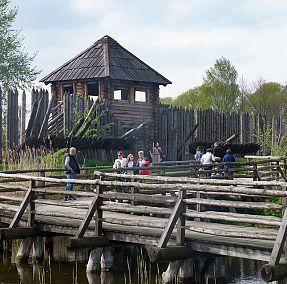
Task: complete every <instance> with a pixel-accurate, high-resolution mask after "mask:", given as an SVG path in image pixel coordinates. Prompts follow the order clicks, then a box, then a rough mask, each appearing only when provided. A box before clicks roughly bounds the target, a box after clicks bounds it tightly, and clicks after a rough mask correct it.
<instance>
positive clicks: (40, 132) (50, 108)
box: [38, 93, 56, 139]
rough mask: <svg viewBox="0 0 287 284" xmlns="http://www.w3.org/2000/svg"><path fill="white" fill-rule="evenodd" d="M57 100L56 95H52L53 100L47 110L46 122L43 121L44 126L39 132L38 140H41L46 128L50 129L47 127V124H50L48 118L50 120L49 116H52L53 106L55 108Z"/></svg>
mask: <svg viewBox="0 0 287 284" xmlns="http://www.w3.org/2000/svg"><path fill="white" fill-rule="evenodd" d="M55 100H56V94H55V93H53V94H52V97H51V100H50V102H49V106H48V109H47V111H46V114H45V117H44V121H43V123H42V126H41V129H40V131H39V135H38V139H40V138H41V137H42V136H43V134H44V130H45V127H48V125H47V123H48V118H49V115H50V113H51V110H52V108H53V106H54V103H55Z"/></svg>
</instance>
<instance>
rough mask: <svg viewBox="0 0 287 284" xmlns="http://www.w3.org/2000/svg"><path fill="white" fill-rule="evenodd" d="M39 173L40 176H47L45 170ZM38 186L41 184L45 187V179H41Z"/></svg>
mask: <svg viewBox="0 0 287 284" xmlns="http://www.w3.org/2000/svg"><path fill="white" fill-rule="evenodd" d="M39 174H40V177H45V175H46V174H45V171H40V173H39ZM38 186H39V187H45V182H44V181H39V182H38Z"/></svg>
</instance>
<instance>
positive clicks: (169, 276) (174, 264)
mask: <svg viewBox="0 0 287 284" xmlns="http://www.w3.org/2000/svg"><path fill="white" fill-rule="evenodd" d="M181 264H182V261H181V260H175V261H170V262H169V264H168V267H167V270H166V271H165V272H163V273H162V282H163V283H170V282H172V281H173V280H174V279H175V278H176V277H177V275H178V271H179V269H180V266H181Z"/></svg>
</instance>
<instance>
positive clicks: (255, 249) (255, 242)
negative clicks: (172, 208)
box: [0, 198, 278, 261]
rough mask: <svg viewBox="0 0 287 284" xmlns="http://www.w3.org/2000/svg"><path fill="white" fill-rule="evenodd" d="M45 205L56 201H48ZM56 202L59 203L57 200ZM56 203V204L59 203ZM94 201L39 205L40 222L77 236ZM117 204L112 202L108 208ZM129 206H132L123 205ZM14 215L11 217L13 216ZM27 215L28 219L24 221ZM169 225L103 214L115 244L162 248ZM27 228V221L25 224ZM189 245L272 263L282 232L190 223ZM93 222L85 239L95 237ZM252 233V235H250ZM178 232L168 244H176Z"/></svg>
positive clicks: (9, 211) (5, 216) (4, 212)
mask: <svg viewBox="0 0 287 284" xmlns="http://www.w3.org/2000/svg"><path fill="white" fill-rule="evenodd" d="M45 202H47V203H49V202H53V200H51V201H50V200H46V199H45ZM54 202H55V201H54ZM55 203H56V202H55ZM90 203H91V199H87V198H80V199H78V200H77V201H69V202H59V204H58V205H44V204H37V205H36V210H35V211H36V219H35V221H36V223H37V224H38V228H39V229H40V230H41V231H44V232H52V233H57V234H65V235H70V236H74V235H76V233H77V230H78V228H79V226H80V224H81V220H83V218H84V216H85V214H86V211H87V207H88V206H89V205H90ZM114 204H115V205H117V203H114V202H108V203H107V204H106V205H107V206H108V205H114ZM121 205H122V207H123V208H124V207H129V204H124V203H122V204H121ZM17 210H18V206H11V205H4V204H1V207H0V222H1V223H6V224H7V225H9V224H10V222H11V220H12V216H14V214H15V213H16V212H17ZM9 216H10V217H9ZM26 218H27V214H26V215H25V216H24V220H25V219H26ZM167 223H168V218H160V217H153V216H139V215H132V214H129V213H119V212H109V211H104V213H103V231H104V235H106V236H107V238H108V239H109V240H111V241H123V242H127V243H133V244H141V245H158V241H159V238H160V236H161V234H162V232H163V230H164V228H165V226H166V224H167ZM22 225H25V221H24V222H22ZM186 227H188V228H189V229H190V231H188V232H187V233H186V236H185V237H186V242H187V243H188V245H189V246H190V247H191V249H192V250H195V251H197V252H205V253H215V254H220V255H229V256H238V254H240V256H241V257H244V258H251V259H257V260H263V261H268V260H269V258H270V253H271V250H272V248H273V245H274V241H275V239H276V236H277V232H278V229H277V230H276V229H268V230H266V228H257V227H241V226H236V225H226V224H218V223H207V222H196V221H187V222H186ZM94 229H95V226H94V224H93V223H91V224H90V225H89V228H88V230H87V232H86V235H85V236H88V237H92V236H94ZM246 232H248V234H247V233H246ZM175 234H176V230H175V229H174V230H173V235H172V238H171V239H170V240H169V243H168V245H169V246H172V245H175Z"/></svg>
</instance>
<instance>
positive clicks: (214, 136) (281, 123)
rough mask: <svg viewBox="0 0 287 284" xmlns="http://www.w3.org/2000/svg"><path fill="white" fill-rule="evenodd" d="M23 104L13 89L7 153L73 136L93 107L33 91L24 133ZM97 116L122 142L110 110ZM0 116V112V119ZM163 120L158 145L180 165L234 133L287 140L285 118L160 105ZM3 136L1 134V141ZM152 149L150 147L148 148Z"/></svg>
mask: <svg viewBox="0 0 287 284" xmlns="http://www.w3.org/2000/svg"><path fill="white" fill-rule="evenodd" d="M0 94H1V91H0ZM21 101H22V102H21V104H20V103H19V95H18V92H17V90H10V91H9V92H8V93H7V111H6V125H7V127H6V133H5V137H7V143H6V146H7V151H8V150H9V149H14V148H15V147H17V146H18V145H19V143H23V142H24V141H25V139H28V138H31V137H34V138H36V139H38V140H41V139H42V138H44V137H51V136H53V135H57V134H61V135H62V136H63V135H64V134H65V135H67V136H68V135H70V134H71V133H72V131H73V129H74V128H75V126H76V124H77V123H78V122H79V121H78V120H79V116H80V114H81V113H83V112H88V110H90V109H91V107H92V105H93V100H92V99H88V100H86V99H84V98H82V97H79V96H75V95H72V94H65V95H64V100H63V101H61V102H58V103H56V102H55V100H54V99H53V97H50V96H49V94H48V92H47V91H46V90H43V89H39V90H37V89H33V90H32V92H31V114H30V116H29V118H28V120H27V121H28V123H27V128H26V129H25V126H26V113H27V109H26V93H25V92H23V94H22V100H21ZM97 111H98V113H104V115H102V116H101V118H100V120H99V122H98V124H99V125H101V126H102V125H106V124H107V123H112V124H113V125H112V128H111V134H112V136H114V137H118V136H120V135H122V134H123V132H124V130H123V128H122V126H121V124H120V123H119V122H118V121H117V120H116V119H115V118H114V117H113V116H112V114H111V110H110V108H109V106H108V105H103V106H101V107H99V108H98V110H97ZM1 112H2V111H1V108H0V114H1ZM159 117H160V121H159V133H158V137H159V142H160V144H161V146H162V148H163V150H164V154H165V155H166V156H167V159H168V160H177V159H178V157H179V155H178V153H179V152H180V151H181V157H182V158H183V159H186V160H189V159H191V158H192V155H191V153H190V149H189V145H190V143H194V142H199V143H200V142H209V143H210V142H215V141H219V142H220V141H225V140H226V139H227V138H229V137H230V136H231V135H233V134H238V136H237V138H236V139H235V140H234V142H235V143H247V142H248V143H249V142H254V143H255V142H258V137H259V133H260V132H262V131H263V132H264V131H265V130H266V129H267V127H272V141H273V143H275V142H276V141H278V139H279V137H281V138H282V137H283V136H284V135H285V137H286V136H287V130H286V128H287V127H286V125H287V123H286V115H284V114H280V115H279V116H278V117H274V118H273V119H272V123H270V122H269V123H268V122H267V119H266V118H264V117H261V116H260V115H253V114H250V113H230V114H223V113H218V112H215V111H212V110H191V109H184V108H171V107H168V106H165V105H161V107H160V116H159ZM1 133H2V132H1V131H0V136H1ZM0 138H1V137H0ZM1 141H2V139H1ZM154 142H156V141H154ZM151 146H152V145H147V149H148V148H151ZM138 150H139V149H138ZM0 157H1V153H0Z"/></svg>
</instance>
